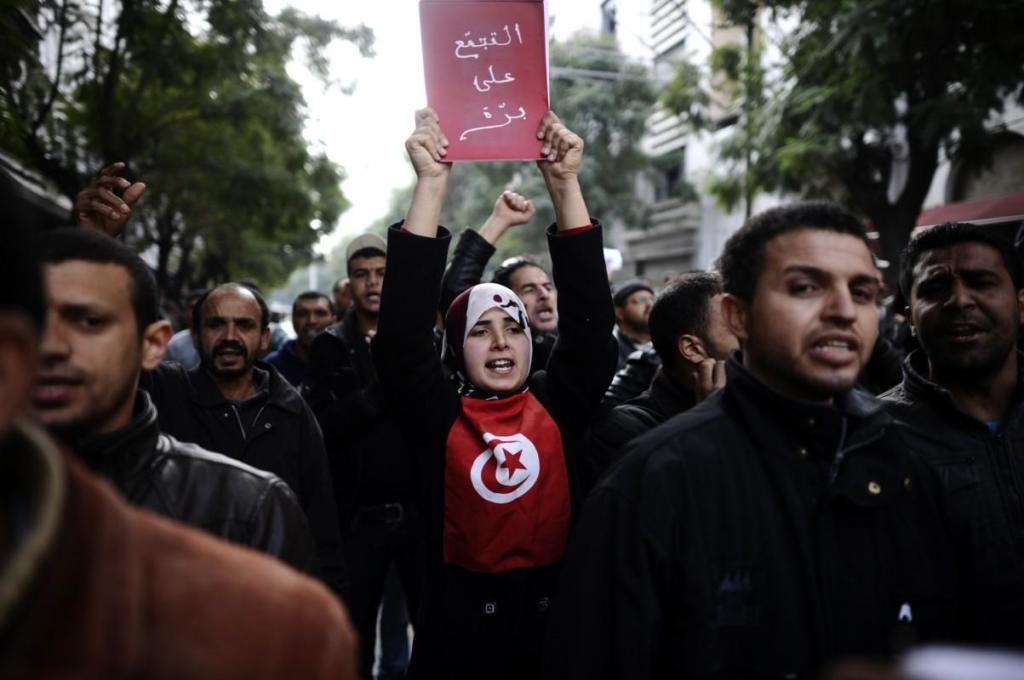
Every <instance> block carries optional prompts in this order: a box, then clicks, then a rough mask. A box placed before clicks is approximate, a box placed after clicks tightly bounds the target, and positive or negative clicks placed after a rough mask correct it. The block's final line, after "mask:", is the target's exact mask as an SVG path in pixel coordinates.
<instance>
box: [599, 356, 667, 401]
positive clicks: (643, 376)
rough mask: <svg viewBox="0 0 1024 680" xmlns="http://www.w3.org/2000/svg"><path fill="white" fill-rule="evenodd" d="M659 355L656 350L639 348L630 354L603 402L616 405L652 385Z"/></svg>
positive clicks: (658, 362) (605, 394)
mask: <svg viewBox="0 0 1024 680" xmlns="http://www.w3.org/2000/svg"><path fill="white" fill-rule="evenodd" d="M657 356H658V355H657V354H655V352H654V350H646V351H645V350H637V351H635V352H633V353H632V354H630V355H629V358H628V359H627V360H626V365H625V366H623V367H622V368H621V369H619V371H618V372H617V373H616V374H615V377H614V378H612V382H611V384H610V385H609V386H608V389H607V390H606V391H605V393H604V399H602V400H601V401H602V403H603V404H604V405H605V406H616V405H617V404H621V403H623V402H625V401H629V400H630V399H632V398H633V397H636V396H639V395H640V393H641V392H643V391H644V390H646V389H647V388H648V387H650V386H651V381H652V380H654V376H655V374H656V373H657V372H658V366H659V364H660V360H658V358H657Z"/></svg>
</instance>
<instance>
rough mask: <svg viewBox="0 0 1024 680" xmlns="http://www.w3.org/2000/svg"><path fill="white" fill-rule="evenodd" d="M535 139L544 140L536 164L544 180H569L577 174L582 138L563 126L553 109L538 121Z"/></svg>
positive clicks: (580, 160) (580, 158)
mask: <svg viewBox="0 0 1024 680" xmlns="http://www.w3.org/2000/svg"><path fill="white" fill-rule="evenodd" d="M537 139H542V140H544V146H542V147H541V150H540V152H541V155H543V156H544V159H542V160H539V161H537V166H538V167H539V168H540V171H541V172H542V173H544V178H545V179H546V180H549V181H550V180H561V181H564V180H571V179H575V177H576V175H577V174H579V171H580V164H581V163H582V162H583V139H582V138H581V137H580V136H579V135H577V134H576V133H575V132H573V131H572V130H570V129H569V128H567V127H565V125H563V124H562V121H561V120H559V118H558V116H556V115H555V113H554V112H553V111H548V112H547V113H546V114H544V117H543V118H542V119H541V121H540V128H538V130H537Z"/></svg>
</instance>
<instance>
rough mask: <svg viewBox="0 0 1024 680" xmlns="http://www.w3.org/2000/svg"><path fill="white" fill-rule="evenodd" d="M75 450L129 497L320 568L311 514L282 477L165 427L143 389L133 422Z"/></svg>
mask: <svg viewBox="0 0 1024 680" xmlns="http://www.w3.org/2000/svg"><path fill="white" fill-rule="evenodd" d="M74 450H75V453H76V454H78V456H79V457H80V458H81V459H82V460H83V461H85V463H86V464H87V465H88V466H89V467H90V468H91V469H92V470H93V472H96V473H97V474H100V475H102V476H104V477H106V478H107V479H109V480H110V481H111V482H113V484H114V486H116V487H117V488H118V490H119V491H120V492H121V493H122V494H123V495H124V497H125V498H126V499H128V501H130V502H131V503H134V504H135V505H138V506H141V507H143V508H146V509H147V510H151V511H153V512H155V513H156V514H158V515H163V516H164V517H169V518H171V519H174V520H177V521H179V522H183V523H184V524H188V525H190V526H193V527H197V528H199V529H203V530H204V531H207V532H209V533H211V534H213V535H214V536H218V537H220V538H223V539H226V540H228V541H232V542H234V543H238V544H240V545H246V546H249V547H250V548H254V549H256V550H259V551H261V552H265V553H267V554H268V555H273V556H275V557H277V558H278V559H280V560H281V561H283V562H286V563H288V564H290V565H291V566H293V567H295V568H296V569H299V570H301V571H304V572H307V573H311V574H312V573H317V572H318V567H317V565H316V548H315V546H314V545H313V536H312V535H311V534H310V532H309V525H308V524H307V522H306V516H305V514H303V512H302V508H300V507H299V502H298V501H297V500H296V498H295V494H293V493H292V491H291V489H289V488H288V485H287V484H285V483H284V482H283V481H282V480H281V479H280V478H279V477H277V476H276V475H273V474H271V473H269V472H264V471H263V470H257V469H256V468H254V467H250V466H248V465H246V464H244V463H240V462H238V461H237V460H234V459H231V458H228V457H227V456H222V455H220V454H218V453H213V452H210V451H206V450H205V449H202V448H200V447H198V446H196V445H195V444H187V443H185V442H180V441H178V440H177V439H175V438H174V437H171V436H169V435H166V434H163V433H162V432H160V425H159V424H158V423H157V413H156V408H154V406H153V402H152V400H151V399H150V398H149V395H148V394H146V392H145V391H143V390H139V392H138V394H137V396H136V398H135V412H134V416H133V417H132V420H131V422H130V423H129V424H128V425H126V426H125V427H123V428H121V429H120V430H117V431H116V432H111V433H110V434H102V435H95V436H92V437H88V438H86V439H82V440H79V441H77V442H76V443H75V446H74Z"/></svg>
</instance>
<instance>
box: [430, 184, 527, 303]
mask: <svg viewBox="0 0 1024 680" xmlns="http://www.w3.org/2000/svg"><path fill="white" fill-rule="evenodd" d="M536 212H537V209H536V208H535V207H534V205H533V201H530V200H529V199H527V198H526V197H525V196H522V195H521V194H517V193H516V192H514V191H506V192H504V193H502V194H501V196H499V197H498V200H497V201H495V202H494V210H493V211H492V212H491V215H490V217H488V218H487V221H486V222H484V224H483V226H482V227H480V231H479V233H478V232H475V231H473V230H472V229H466V230H465V231H463V232H462V235H461V236H460V237H459V242H458V244H457V245H456V246H455V253H454V254H453V255H452V261H451V263H450V264H449V265H448V269H447V270H446V271H445V273H444V280H443V281H442V283H441V306H440V310H441V313H442V314H444V313H446V312H447V311H448V306H449V305H451V303H452V301H453V300H454V299H455V298H456V297H458V295H459V293H461V292H462V291H464V290H466V289H467V288H469V287H471V286H475V285H476V284H478V283H480V280H481V279H482V278H483V275H484V267H486V266H487V261H488V260H490V259H491V256H492V255H494V244H495V243H497V242H498V241H499V240H500V239H501V237H502V236H504V235H505V232H507V231H508V230H509V229H511V228H512V227H514V226H516V225H519V224H526V223H527V222H529V221H530V220H531V219H533V216H534V214H536Z"/></svg>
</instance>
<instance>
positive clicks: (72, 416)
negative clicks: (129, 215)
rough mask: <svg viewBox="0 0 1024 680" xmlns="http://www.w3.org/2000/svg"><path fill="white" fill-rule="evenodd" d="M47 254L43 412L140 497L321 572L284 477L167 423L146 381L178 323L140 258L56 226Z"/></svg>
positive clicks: (42, 417)
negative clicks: (168, 316) (167, 430)
mask: <svg viewBox="0 0 1024 680" xmlns="http://www.w3.org/2000/svg"><path fill="white" fill-rule="evenodd" d="M42 256H43V261H44V263H45V268H44V273H45V277H46V287H47V306H48V318H47V323H46V329H45V332H44V333H43V337H42V342H41V344H40V348H39V353H40V359H41V366H40V371H39V375H38V376H37V378H36V384H35V389H34V390H33V403H32V406H33V415H34V416H35V417H36V419H37V420H38V421H39V422H40V423H41V424H42V425H43V426H45V427H46V428H47V429H48V430H50V431H51V432H52V433H53V434H55V435H56V436H58V437H59V438H60V439H61V440H62V441H63V442H64V443H66V444H67V445H69V446H70V447H71V448H72V449H74V451H75V452H76V453H77V454H78V456H79V457H80V458H81V459H82V460H83V461H85V463H86V464H87V465H88V466H89V467H90V468H92V470H93V471H95V472H97V473H98V474H100V475H103V476H105V477H107V478H108V479H110V480H111V481H112V482H113V483H114V485H115V486H117V488H118V489H119V490H120V491H121V493H123V494H124V496H125V497H126V498H127V499H128V500H130V501H131V502H133V503H135V504H137V505H141V506H142V507H145V508H147V509H149V510H152V511H154V512H156V513H158V514H161V515H164V516H167V517H171V518H172V519H176V520H178V521H181V522H184V523H186V524H191V525H193V526H198V527H200V528H203V529H205V530H207V531H209V532H210V533H212V534H214V535H216V536H220V537H221V538H226V539H228V540H231V541H234V542H236V543H241V544H243V545H248V546H250V547H252V548H255V549H257V550H261V551H263V552H267V553H269V554H272V555H275V556H277V557H279V558H280V559H282V560H284V561H285V562H288V563H290V564H291V565H292V566H294V567H296V568H298V569H301V570H303V571H313V570H315V562H316V559H315V557H316V554H315V548H314V545H313V539H312V536H311V535H310V533H309V527H308V525H307V522H306V518H305V516H304V515H303V513H302V509H301V508H300V507H299V504H298V501H296V499H295V496H294V494H293V493H292V492H291V490H290V489H289V488H288V487H287V485H286V484H285V483H284V482H283V481H281V479H280V478H278V477H277V476H275V475H272V474H269V473H266V472H263V471H262V470H257V469H255V468H251V467H249V466H248V465H244V464H241V463H238V462H237V461H234V460H232V459H230V458H227V457H225V456H220V455H217V454H213V453H210V452H209V451H205V450H203V449H201V448H199V447H198V446H195V445H194V444H188V443H183V442H180V441H178V440H176V439H174V438H173V437H170V436H168V435H166V434H163V433H161V432H160V426H159V425H158V423H157V411H156V408H155V407H154V406H153V402H152V400H151V399H150V398H149V395H148V394H146V392H144V391H142V390H139V389H138V387H137V386H138V382H139V374H140V372H142V371H144V370H150V369H152V368H154V367H155V366H156V365H157V364H158V363H159V362H160V360H161V358H162V357H163V353H164V351H165V350H166V348H167V341H168V338H169V337H170V334H171V327H170V324H168V323H167V322H166V321H163V320H161V319H160V317H159V309H158V294H157V288H156V281H155V280H154V279H153V275H152V274H151V273H150V271H149V268H148V267H147V266H146V264H145V263H144V262H143V261H142V260H141V258H139V256H138V255H136V254H135V253H133V252H132V251H131V250H129V249H128V248H127V247H125V246H124V245H122V244H121V243H119V242H117V241H115V240H113V239H109V238H106V237H104V236H102V235H99V234H96V233H95V232H93V231H90V230H86V229H60V230H56V231H53V232H48V233H47V234H46V235H45V237H44V239H43V243H42Z"/></svg>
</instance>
